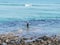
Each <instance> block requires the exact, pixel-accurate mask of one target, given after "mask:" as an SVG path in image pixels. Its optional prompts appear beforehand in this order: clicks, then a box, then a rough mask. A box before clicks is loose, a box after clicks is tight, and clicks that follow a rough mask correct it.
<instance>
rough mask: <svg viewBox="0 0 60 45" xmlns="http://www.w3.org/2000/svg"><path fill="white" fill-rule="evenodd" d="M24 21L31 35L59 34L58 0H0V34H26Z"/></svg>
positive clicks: (59, 10) (59, 5) (59, 15)
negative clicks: (27, 24)
mask: <svg viewBox="0 0 60 45" xmlns="http://www.w3.org/2000/svg"><path fill="white" fill-rule="evenodd" d="M26 22H29V25H30V28H29V34H31V35H32V34H33V33H34V34H33V35H59V34H60V1H59V0H53V1H52V0H46V1H44V0H37V1H36V0H33V1H32V0H28V1H27V0H23V1H22V0H17V1H16V0H9V1H8V0H5V1H4V0H3V1H1V0H0V34H4V33H9V32H14V33H16V34H18V32H19V31H20V33H21V34H22V33H23V34H26V33H27V32H26Z"/></svg>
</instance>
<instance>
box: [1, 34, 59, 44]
mask: <svg viewBox="0 0 60 45" xmlns="http://www.w3.org/2000/svg"><path fill="white" fill-rule="evenodd" d="M59 42H60V36H57V35H52V36H51V37H49V36H46V35H45V36H39V37H35V39H34V38H33V37H30V38H25V37H19V36H15V35H13V34H7V35H6V34H2V35H0V44H6V45H47V44H48V45H54V44H56V45H60V43H59Z"/></svg>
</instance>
